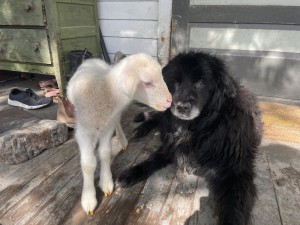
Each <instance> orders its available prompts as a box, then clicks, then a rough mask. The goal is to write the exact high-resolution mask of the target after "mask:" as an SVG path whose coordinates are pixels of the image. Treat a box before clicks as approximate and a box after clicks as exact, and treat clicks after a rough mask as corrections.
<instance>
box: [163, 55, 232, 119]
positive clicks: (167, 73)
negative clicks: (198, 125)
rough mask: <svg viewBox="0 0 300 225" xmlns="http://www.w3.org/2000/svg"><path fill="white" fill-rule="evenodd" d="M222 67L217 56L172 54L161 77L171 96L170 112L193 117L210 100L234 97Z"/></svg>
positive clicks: (230, 84) (230, 83)
mask: <svg viewBox="0 0 300 225" xmlns="http://www.w3.org/2000/svg"><path fill="white" fill-rule="evenodd" d="M224 67H225V66H224V64H223V62H222V61H221V60H220V59H218V58H216V57H214V56H211V55H209V54H205V53H201V52H199V53H193V52H190V53H187V54H185V53H183V54H179V55H177V56H176V57H174V58H173V59H172V60H171V61H170V62H169V63H168V65H167V66H165V67H164V69H163V77H164V80H165V82H166V84H167V86H168V89H169V91H170V92H171V94H172V96H173V102H172V105H171V108H170V110H171V112H172V114H173V115H174V116H176V117H178V118H180V119H183V120H193V119H195V118H196V117H198V116H199V115H200V113H201V111H202V110H203V108H204V107H205V105H206V104H207V103H209V102H210V101H214V99H216V98H217V99H218V100H219V99H222V98H229V97H234V96H235V94H236V93H235V88H234V85H233V83H232V81H231V79H230V77H229V76H228V75H227V73H226V69H225V68H224ZM213 96H214V97H216V98H214V97H213ZM214 104H218V103H214Z"/></svg>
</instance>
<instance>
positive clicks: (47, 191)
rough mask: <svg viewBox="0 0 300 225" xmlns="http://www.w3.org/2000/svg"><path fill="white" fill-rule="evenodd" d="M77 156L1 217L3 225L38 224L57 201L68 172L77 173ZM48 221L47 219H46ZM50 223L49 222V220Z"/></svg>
mask: <svg viewBox="0 0 300 225" xmlns="http://www.w3.org/2000/svg"><path fill="white" fill-rule="evenodd" d="M78 164H79V156H77V157H73V158H72V159H70V160H69V161H68V163H66V165H65V166H64V168H63V169H61V170H57V171H55V172H54V174H52V176H50V177H47V178H46V179H45V180H44V181H43V182H42V183H41V184H40V185H39V186H37V187H35V188H34V189H33V190H32V191H31V192H30V194H28V195H26V196H25V197H24V198H23V199H22V200H20V201H18V203H17V204H16V205H15V206H14V207H13V208H12V209H10V210H8V211H7V212H6V213H4V215H3V216H2V222H3V223H4V224H18V225H22V224H40V223H38V221H36V220H38V219H39V218H40V217H43V216H44V215H43V214H44V213H45V212H46V211H47V210H48V209H50V211H51V208H52V207H54V205H53V204H55V203H56V202H57V201H56V200H57V199H59V197H58V196H59V193H60V191H61V190H62V189H63V188H64V187H65V186H66V184H67V183H68V182H69V181H70V179H71V178H72V176H70V171H72V172H75V174H76V172H78V170H80V168H79V167H78ZM47 219H48V220H49V217H48V218H47ZM49 221H51V220H49Z"/></svg>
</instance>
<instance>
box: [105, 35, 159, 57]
mask: <svg viewBox="0 0 300 225" xmlns="http://www.w3.org/2000/svg"><path fill="white" fill-rule="evenodd" d="M104 42H105V44H106V47H107V51H108V53H110V54H113V53H116V52H118V51H121V52H123V53H124V54H135V53H141V52H143V53H146V54H149V55H151V56H157V40H154V39H138V38H119V37H104Z"/></svg>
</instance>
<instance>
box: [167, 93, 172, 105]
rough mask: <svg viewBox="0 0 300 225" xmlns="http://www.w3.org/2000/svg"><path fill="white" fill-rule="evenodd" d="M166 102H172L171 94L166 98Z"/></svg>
mask: <svg viewBox="0 0 300 225" xmlns="http://www.w3.org/2000/svg"><path fill="white" fill-rule="evenodd" d="M167 102H170V103H172V95H170V96H169V97H168V98H167Z"/></svg>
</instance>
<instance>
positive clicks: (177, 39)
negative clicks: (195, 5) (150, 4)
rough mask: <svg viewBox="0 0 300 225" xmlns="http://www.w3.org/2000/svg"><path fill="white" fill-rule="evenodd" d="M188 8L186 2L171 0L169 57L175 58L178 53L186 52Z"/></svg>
mask: <svg viewBox="0 0 300 225" xmlns="http://www.w3.org/2000/svg"><path fill="white" fill-rule="evenodd" d="M188 6H189V2H188V1H175V0H173V5H172V7H173V9H172V28H171V29H172V31H171V32H172V39H171V41H172V42H171V45H172V46H171V47H172V48H171V56H175V55H176V54H178V53H179V52H184V51H186V50H188V44H189V43H188V37H189V36H188V33H187V23H188V13H189V9H188V8H189V7H188Z"/></svg>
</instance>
